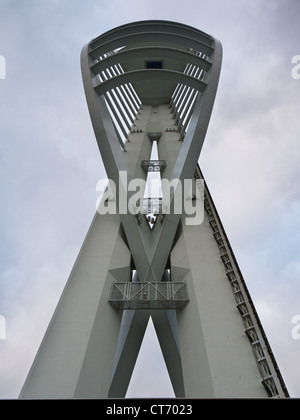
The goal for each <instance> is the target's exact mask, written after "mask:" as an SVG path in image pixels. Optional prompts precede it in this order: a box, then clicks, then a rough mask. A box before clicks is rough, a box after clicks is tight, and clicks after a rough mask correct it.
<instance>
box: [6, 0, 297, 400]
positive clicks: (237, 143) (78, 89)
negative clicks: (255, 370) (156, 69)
mask: <svg viewBox="0 0 300 420" xmlns="http://www.w3.org/2000/svg"><path fill="white" fill-rule="evenodd" d="M144 19H167V20H173V21H177V22H180V23H184V24H188V25H191V26H194V27H196V28H198V29H200V30H203V31H205V32H207V33H209V34H211V35H213V36H215V37H216V38H218V39H220V41H221V42H222V44H223V54H224V57H223V66H222V73H221V78H220V84H219V89H218V93H217V98H216V102H215V107H214V111H213V115H212V118H211V122H210V126H209V129H208V133H207V137H206V140H205V144H204V147H203V150H202V154H201V157H200V161H199V163H200V166H201V168H202V171H203V173H204V176H205V178H206V181H207V184H208V187H209V189H210V192H211V194H212V196H213V198H214V201H215V204H216V206H217V209H218V212H219V214H220V216H221V219H222V222H223V224H224V227H225V229H226V232H227V235H228V237H229V240H230V242H231V245H232V248H233V250H234V253H235V255H236V257H237V260H238V262H239V265H240V268H241V270H242V273H243V275H244V278H245V281H246V283H247V286H248V288H249V291H250V293H251V295H252V298H253V301H254V304H255V306H256V308H257V311H258V314H259V316H260V319H261V321H262V324H263V326H264V329H265V331H266V334H267V337H268V339H269V342H270V344H271V347H272V349H273V352H274V355H275V358H276V360H277V362H278V365H279V368H280V370H281V373H282V375H283V378H284V380H285V382H286V385H287V388H288V390H289V392H290V394H291V396H293V397H300V379H299V378H300V363H299V354H300V338H299V339H297V337H296V338H295V337H294V338H293V336H292V329H293V327H294V328H295V325H294V324H292V318H293V317H294V316H296V315H300V293H299V290H300V254H299V250H300V188H299V180H300V165H299V162H300V147H299V146H300V95H299V93H300V79H295V78H293V77H292V68H293V66H295V64H292V57H294V56H295V55H299V54H300V26H299V21H300V2H299V1H298V0H271V1H267V0H251V1H249V0H247V1H246V0H209V1H202V0H185V1H181V0H173V1H171V2H170V1H161V0H151V1H150V0H127V1H126V2H125V1H122V0H110V1H109V2H108V1H104V0H84V1H83V0H82V1H80V0H26V1H23V0H0V55H1V56H2V57H4V58H5V60H3V59H1V60H0V65H1V63H2V65H4V64H3V63H4V61H5V62H6V78H5V79H3V78H2V79H0V188H1V207H0V215H1V217H0V233H1V241H0V247H1V257H0V265H1V269H0V321H1V320H2V325H3V320H5V322H6V328H5V333H6V335H5V339H4V338H3V337H2V336H3V328H2V336H1V331H0V398H2V399H3V398H17V397H18V394H19V392H20V389H21V387H22V385H23V383H24V380H25V378H26V375H27V373H28V370H29V368H30V366H31V364H32V361H33V358H34V356H35V354H36V352H37V349H38V346H39V344H40V342H41V340H42V337H43V335H44V332H45V329H46V327H47V326H48V323H49V320H50V318H51V316H52V314H53V311H54V309H55V306H56V304H57V301H58V299H59V297H60V294H61V292H62V289H63V287H64V285H65V283H66V281H67V278H68V276H69V273H70V271H71V269H72V266H73V264H74V261H75V258H76V257H77V254H78V252H79V249H80V247H81V244H82V242H83V240H84V237H85V235H86V232H87V229H88V227H89V225H90V222H91V220H92V217H93V215H94V212H95V205H96V200H97V198H98V196H97V194H98V193H97V191H96V184H97V181H98V180H99V179H101V178H103V177H105V171H104V168H103V164H102V161H101V157H100V154H99V151H98V148H97V145H96V141H95V138H94V134H93V131H92V126H91V123H90V119H89V115H88V110H87V106H86V102H85V97H84V92H83V86H82V81H81V74H80V62H79V59H80V51H81V48H82V46H83V45H84V44H86V43H87V42H88V41H89V40H90V39H92V38H94V37H96V36H98V35H100V34H102V33H103V32H105V31H107V30H109V29H112V28H114V27H116V26H118V25H121V24H125V23H129V22H132V21H136V20H144ZM0 75H2V77H3V68H2V69H0ZM0 326H1V323H0ZM294 331H295V330H294ZM298 332H299V335H300V328H299V329H298ZM294 335H295V334H294ZM141 366H143V368H142V367H141ZM172 395H173V392H172V390H171V386H170V382H169V379H168V378H167V376H166V374H165V368H164V366H163V364H162V363H161V357H160V351H159V348H158V344H157V342H156V338H155V337H154V335H153V329H152V330H151V329H149V332H148V333H147V335H146V338H145V345H143V351H142V352H141V356H140V358H139V359H138V362H137V366H136V369H135V371H134V375H133V378H132V381H131V384H130V388H129V391H128V396H135V397H147V396H148V397H151V396H162V397H165V396H166V397H167V396H172Z"/></svg>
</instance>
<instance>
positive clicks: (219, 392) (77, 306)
mask: <svg viewBox="0 0 300 420" xmlns="http://www.w3.org/2000/svg"><path fill="white" fill-rule="evenodd" d="M221 61H222V47H221V44H220V42H219V41H218V40H217V39H215V38H213V37H212V36H210V35H207V34H205V33H203V32H201V31H199V30H197V29H194V28H192V27H190V26H187V25H183V24H179V23H174V22H168V21H142V22H135V23H131V24H128V25H123V26H120V27H118V28H115V29H113V30H111V31H109V32H106V33H105V34H103V35H101V36H99V37H97V38H96V39H93V40H92V41H91V42H90V43H88V44H87V45H86V46H85V47H84V48H83V50H82V54H81V66H82V76H83V83H84V89H85V93H86V98H87V104H88V108H89V112H90V116H91V121H92V124H93V128H94V132H95V137H96V140H97V143H98V146H99V150H100V152H101V156H102V159H103V163H104V166H105V169H106V172H107V177H108V179H109V180H110V183H109V184H108V187H107V190H106V191H105V193H104V195H103V198H102V201H101V203H100V206H99V209H98V211H97V212H96V214H95V217H94V219H93V221H92V224H91V227H90V229H89V231H88V233H87V236H86V239H85V241H84V243H83V246H82V249H81V251H80V253H79V256H78V258H77V260H76V262H75V265H74V268H73V270H72V272H71V274H70V277H69V280H68V282H67V285H66V287H65V290H64V292H63V295H62V297H61V300H60V302H59V304H58V306H57V309H56V311H55V313H54V316H53V318H52V321H51V323H50V325H49V328H48V330H47V332H46V334H45V337H44V340H43V342H42V344H41V347H40V349H39V352H38V354H37V356H36V359H35V361H34V364H33V366H32V368H31V371H30V373H29V375H28V378H27V380H26V382H25V384H24V387H23V390H22V392H21V398H107V397H124V396H125V395H126V391H127V387H128V384H129V381H130V378H131V374H132V371H133V368H134V365H135V362H136V359H137V356H138V353H139V349H140V346H141V343H142V340H143V336H144V333H145V330H146V327H147V323H148V320H149V317H150V316H151V317H152V320H153V323H154V326H155V330H156V333H157V336H158V339H159V343H160V346H161V350H162V353H163V356H164V359H165V362H166V366H167V369H168V372H169V375H170V379H171V382H172V385H173V389H174V392H175V395H176V396H177V397H189V398H214V397H218V398H222V397H224V398H226V397H234V398H239V397H262V398H263V397H267V396H269V397H286V396H288V393H287V390H286V387H285V385H284V382H283V380H282V377H281V375H280V372H279V369H278V367H277V364H276V361H275V359H274V356H273V354H272V351H271V349H270V346H269V344H268V341H267V339H266V336H265V334H264V331H263V328H262V326H261V323H260V321H259V319H258V316H257V313H256V311H255V308H254V305H253V302H252V300H251V297H250V295H249V292H248V290H247V287H246V284H245V281H244V279H243V277H242V274H241V272H240V270H239V267H238V264H237V262H236V260H235V257H234V254H233V252H232V249H231V247H230V244H229V242H228V239H227V236H226V234H225V232H224V229H223V226H222V224H221V221H220V218H219V216H218V214H217V211H216V209H215V206H214V204H213V201H212V199H211V196H210V194H209V191H208V189H207V188H206V185H204V183H203V176H202V174H201V172H200V168H199V166H198V163H197V162H198V159H199V154H200V152H201V148H202V145H203V141H204V138H205V134H206V131H207V127H208V124H209V119H210V116H211V112H212V108H213V104H214V100H215V95H216V91H217V85H218V80H219V74H220V69H221ZM154 144H155V145H156V147H157V153H158V156H157V159H153V158H152V159H150V157H151V150H152V147H153V145H154ZM150 172H155V173H157V174H160V179H161V181H160V182H161V193H160V194H159V195H157V196H153V195H151V194H150V195H149V194H148V195H147V193H146V192H145V191H142V192H141V191H140V194H142V195H137V191H136V189H135V187H137V186H138V185H139V186H140V185H146V181H147V179H149V173H150ZM142 181H143V182H144V184H143V183H142Z"/></svg>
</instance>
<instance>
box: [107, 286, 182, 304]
mask: <svg viewBox="0 0 300 420" xmlns="http://www.w3.org/2000/svg"><path fill="white" fill-rule="evenodd" d="M108 300H109V302H110V303H111V305H112V306H114V307H115V308H117V309H178V308H182V307H183V306H185V305H186V304H187V302H188V301H189V298H188V291H187V285H186V283H185V282H172V281H162V282H157V283H151V282H148V283H140V282H136V283H134V282H114V283H113V284H112V287H111V291H110V295H109V299H108Z"/></svg>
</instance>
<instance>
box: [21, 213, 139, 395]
mask: <svg viewBox="0 0 300 420" xmlns="http://www.w3.org/2000/svg"><path fill="white" fill-rule="evenodd" d="M130 261H131V253H130V251H129V250H128V248H127V245H126V243H125V242H124V240H123V235H122V229H121V228H120V219H119V216H117V215H109V214H107V215H99V214H98V213H96V215H95V217H94V220H93V222H92V224H91V227H90V229H89V232H88V234H87V236H86V239H85V241H84V243H83V246H82V248H81V251H80V253H79V256H78V258H77V261H76V262H75V265H74V267H73V270H72V272H71V275H70V277H69V280H68V282H67V285H66V287H65V290H64V292H63V294H62V297H61V300H60V302H59V304H58V306H57V309H56V311H55V313H54V315H53V318H52V321H51V323H50V325H49V327H48V330H47V332H46V334H45V337H44V339H43V342H42V344H41V346H40V349H39V351H38V354H37V356H36V358H35V361H34V363H33V366H32V368H31V370H30V372H29V375H28V377H27V380H26V382H25V384H24V386H23V389H22V391H21V394H20V397H21V398H73V397H77V398H84V397H89V398H107V396H108V392H109V387H110V383H111V377H112V371H113V366H114V360H115V353H114V351H115V349H116V347H117V343H118V336H119V329H120V325H121V320H122V312H121V311H116V310H115V309H113V308H112V307H111V305H110V304H109V303H108V299H107V297H108V295H109V291H110V287H111V284H112V282H113V281H130V279H131V269H130Z"/></svg>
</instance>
